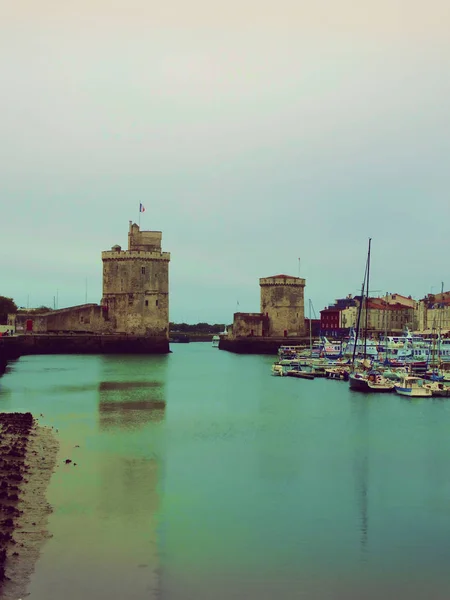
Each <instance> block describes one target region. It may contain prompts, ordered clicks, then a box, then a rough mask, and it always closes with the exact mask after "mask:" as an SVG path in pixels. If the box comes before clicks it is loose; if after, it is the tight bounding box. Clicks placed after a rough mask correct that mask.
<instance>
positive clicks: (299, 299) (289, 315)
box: [259, 276, 305, 336]
mask: <svg viewBox="0 0 450 600" xmlns="http://www.w3.org/2000/svg"><path fill="white" fill-rule="evenodd" d="M259 282H260V286H261V312H262V313H263V314H265V315H267V316H268V317H269V320H270V331H269V334H270V336H284V335H285V334H286V335H288V336H299V335H300V336H301V335H303V334H304V331H305V306H304V288H305V280H304V279H301V278H298V277H280V276H277V277H265V278H262V279H260V280H259Z"/></svg>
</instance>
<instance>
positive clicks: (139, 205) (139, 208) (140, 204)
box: [138, 203, 141, 229]
mask: <svg viewBox="0 0 450 600" xmlns="http://www.w3.org/2000/svg"><path fill="white" fill-rule="evenodd" d="M138 223H139V229H140V228H141V204H140V203H139V221H138Z"/></svg>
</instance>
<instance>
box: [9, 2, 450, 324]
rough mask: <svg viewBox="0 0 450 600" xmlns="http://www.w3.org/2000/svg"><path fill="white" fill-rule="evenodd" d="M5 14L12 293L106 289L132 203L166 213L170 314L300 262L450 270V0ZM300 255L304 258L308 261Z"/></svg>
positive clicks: (324, 289)
mask: <svg viewBox="0 0 450 600" xmlns="http://www.w3.org/2000/svg"><path fill="white" fill-rule="evenodd" d="M7 4H9V6H5V7H3V8H2V9H1V18H0V78H1V94H0V199H1V200H0V201H1V216H2V235H1V237H0V247H1V250H2V255H3V260H2V262H1V269H0V273H1V283H0V295H5V296H10V297H13V298H14V299H15V301H16V302H17V304H18V305H19V306H27V305H29V306H30V307H31V306H39V305H43V304H44V305H50V306H53V304H54V303H55V304H56V296H57V298H58V306H59V307H63V306H70V305H74V304H81V303H83V302H84V301H85V299H86V298H87V300H88V302H99V301H100V300H101V294H102V290H101V275H102V264H101V251H102V250H108V249H110V248H111V246H113V245H114V244H120V245H122V247H124V246H126V244H127V232H128V223H129V220H133V221H136V222H137V221H138V218H139V214H138V208H139V203H140V202H142V203H143V204H144V206H145V208H146V212H145V213H144V214H143V215H142V218H141V228H142V229H150V230H161V231H162V232H163V250H164V251H168V252H171V263H170V319H171V320H172V321H175V322H181V321H185V322H190V323H196V322H198V321H208V322H214V323H224V322H225V323H230V322H231V321H232V318H233V316H232V315H233V313H234V312H235V311H236V310H239V311H256V312H257V311H259V278H260V277H267V276H270V275H275V274H277V273H287V274H291V275H295V276H297V275H299V274H300V276H301V277H305V278H306V288H305V298H306V300H308V299H311V301H312V304H313V307H314V310H315V311H316V313H317V314H318V313H319V311H320V310H321V309H322V308H324V306H326V305H328V304H329V303H332V302H333V301H334V299H335V298H339V297H343V296H346V295H347V294H349V293H352V294H355V293H357V292H358V290H359V289H360V287H361V283H362V279H363V276H364V268H365V259H366V253H367V241H368V238H369V237H371V238H372V261H371V284H370V288H371V290H372V291H373V293H374V295H378V294H383V293H385V292H397V293H401V294H405V295H410V294H411V295H412V296H413V297H415V298H421V297H423V296H424V295H425V294H427V293H430V292H437V291H439V290H440V287H441V282H444V287H445V289H450V272H449V268H448V264H449V261H448V254H449V226H450V200H449V189H450V185H449V184H450V168H449V156H450V110H449V106H450V36H449V31H450V3H449V2H448V0H428V1H427V2H424V1H423V0H421V1H420V2H419V1H417V0H405V1H399V0H377V1H375V0H373V1H364V0H360V1H359V2H357V1H356V0H353V1H350V0H342V1H338V0H336V1H331V0H328V1H326V0H316V1H315V2H310V1H309V2H306V1H304V0H296V1H293V0H292V1H290V2H288V1H286V0H278V1H277V2H275V1H274V0H259V1H258V2H256V0H239V1H238V0H228V1H227V2H226V3H225V2H224V3H213V2H211V1H210V0H209V1H206V0H192V1H191V2H187V1H186V0H165V2H158V3H156V2H154V1H152V0H146V1H145V2H144V1H143V0H127V1H126V2H125V1H124V0H115V1H114V0H108V1H106V0H101V1H100V0H89V1H87V0H80V1H78V2H76V3H75V2H49V1H48V0H43V1H41V2H32V1H31V0H27V1H25V0H15V2H10V3H7ZM299 258H300V261H299Z"/></svg>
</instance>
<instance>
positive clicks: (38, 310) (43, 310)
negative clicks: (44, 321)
mask: <svg viewBox="0 0 450 600" xmlns="http://www.w3.org/2000/svg"><path fill="white" fill-rule="evenodd" d="M52 310H53V308H50V307H49V306H38V307H37V308H33V309H31V310H29V311H28V312H29V313H33V314H34V315H40V314H42V313H47V312H51V311H52Z"/></svg>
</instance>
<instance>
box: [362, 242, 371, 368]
mask: <svg viewBox="0 0 450 600" xmlns="http://www.w3.org/2000/svg"><path fill="white" fill-rule="evenodd" d="M371 243H372V238H369V251H368V253H367V278H366V314H365V331H364V359H363V360H366V351H367V329H368V323H369V310H368V309H369V277H370V245H371Z"/></svg>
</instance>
